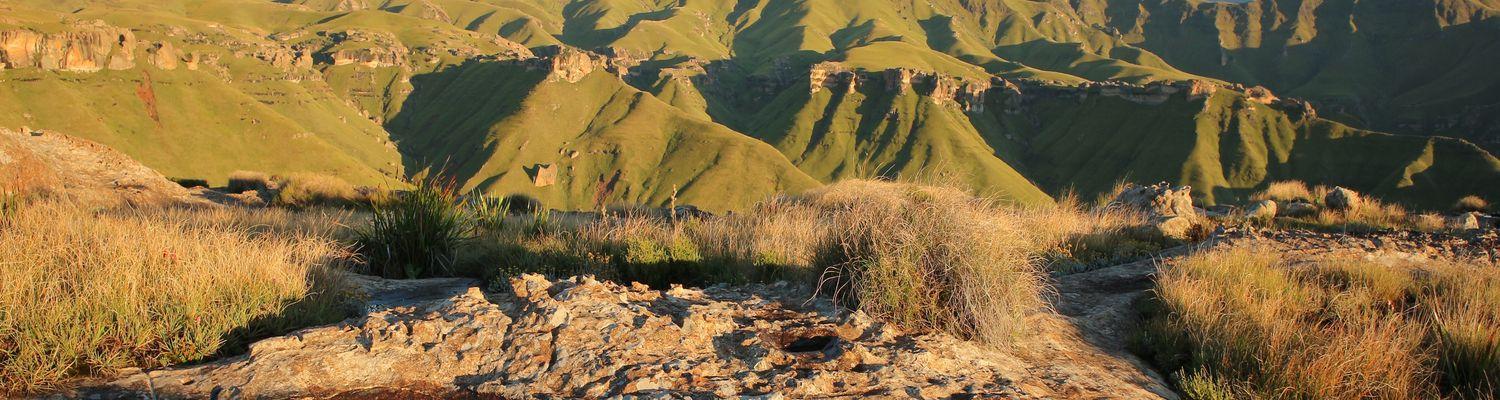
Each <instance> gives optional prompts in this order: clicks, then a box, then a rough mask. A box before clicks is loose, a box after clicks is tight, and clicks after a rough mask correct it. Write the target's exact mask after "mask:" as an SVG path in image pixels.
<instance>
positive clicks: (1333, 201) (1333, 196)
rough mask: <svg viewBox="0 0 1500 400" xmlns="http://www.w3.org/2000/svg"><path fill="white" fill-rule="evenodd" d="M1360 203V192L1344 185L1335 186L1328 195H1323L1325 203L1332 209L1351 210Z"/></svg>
mask: <svg viewBox="0 0 1500 400" xmlns="http://www.w3.org/2000/svg"><path fill="white" fill-rule="evenodd" d="M1359 203H1360V199H1359V193H1358V192H1355V191H1353V190H1349V189H1346V188H1344V187H1343V186H1335V187H1334V188H1333V190H1332V191H1329V192H1328V195H1326V196H1323V205H1325V206H1328V209H1330V210H1336V211H1349V210H1353V209H1355V208H1358V207H1359Z"/></svg>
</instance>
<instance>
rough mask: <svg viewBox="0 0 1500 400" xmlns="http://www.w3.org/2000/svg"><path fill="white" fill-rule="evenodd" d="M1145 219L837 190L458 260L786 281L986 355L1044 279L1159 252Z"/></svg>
mask: <svg viewBox="0 0 1500 400" xmlns="http://www.w3.org/2000/svg"><path fill="white" fill-rule="evenodd" d="M1140 223H1141V219H1140V217H1138V216H1136V215H1134V214H1132V213H1129V212H1125V211H1119V210H1108V211H1106V210H1103V209H1101V210H1099V211H1086V210H1084V209H1083V208H1082V206H1079V205H1077V203H1076V202H1065V204H1064V205H1062V206H1046V207H1034V208H1027V207H1018V206H1015V205H1007V204H1003V203H995V202H993V201H991V200H986V199H983V198H978V197H974V196H972V195H970V194H967V193H965V192H963V191H960V190H957V189H953V188H947V187H941V186H923V185H913V184H905V183H892V182H880V181H844V182H840V183H837V184H834V185H830V186H828V187H826V188H821V189H816V190H812V191H809V192H807V193H804V194H802V195H798V196H790V197H780V198H776V199H772V200H768V201H765V202H762V203H760V204H759V205H758V206H756V208H754V209H753V210H750V211H746V212H741V213H735V214H732V215H728V216H722V217H707V218H701V217H696V216H681V217H678V218H672V217H670V216H668V215H664V214H662V213H660V212H656V213H652V212H647V211H643V210H640V209H637V210H635V211H632V210H631V209H629V208H626V209H620V210H616V211H610V212H608V213H607V214H606V215H604V216H599V217H595V216H579V215H566V214H547V213H542V214H532V215H523V216H518V217H512V218H509V219H505V220H504V222H502V223H501V224H499V226H493V227H492V228H491V229H484V230H481V233H479V234H478V235H477V237H475V238H474V239H473V241H472V242H471V243H470V244H469V245H468V246H467V247H466V248H465V249H463V250H460V251H459V252H458V254H457V256H456V259H457V261H456V263H457V265H458V266H459V267H458V268H459V269H460V270H468V271H471V272H469V273H470V274H478V275H483V276H488V277H490V278H489V280H491V281H503V280H501V279H497V278H500V277H505V276H517V275H519V274H523V273H533V272H540V273H544V274H547V275H549V276H571V275H579V274H589V275H596V276H599V277H601V278H605V279H611V280H617V281H621V282H644V283H647V284H650V285H652V286H653V287H666V286H667V285H669V284H683V283H685V284H694V285H706V284H712V283H721V282H729V283H747V282H770V281H776V280H790V281H792V282H801V283H804V284H808V285H811V286H813V287H815V288H816V289H817V290H818V291H819V292H820V293H822V294H825V295H829V296H833V297H834V298H837V299H840V300H841V301H842V302H843V303H844V304H847V305H849V306H851V307H856V308H858V309H861V310H864V311H866V312H868V313H870V314H871V315H875V316H879V317H882V318H887V319H889V320H891V321H894V322H897V323H900V324H902V325H903V326H909V327H918V328H925V329H937V330H944V331H948V332H951V333H954V334H957V335H959V336H962V337H971V338H976V339H979V340H983V341H986V342H990V343H995V344H1003V343H1006V342H1008V341H1009V340H1008V338H1010V335H1014V334H1018V333H1021V332H1020V331H1018V329H1021V328H1020V327H1021V326H1024V324H1023V323H1020V321H1023V320H1025V319H1026V317H1027V316H1028V315H1032V314H1034V313H1036V312H1039V311H1042V310H1044V309H1045V306H1044V302H1043V298H1044V297H1045V294H1046V292H1047V290H1048V289H1046V286H1047V285H1046V284H1045V281H1046V280H1047V277H1048V276H1049V275H1051V274H1052V273H1053V271H1060V272H1066V271H1073V270H1077V269H1080V268H1086V267H1087V266H1089V265H1097V264H1099V263H1105V262H1114V261H1119V260H1122V259H1130V258H1132V257H1140V256H1143V255H1146V254H1149V252H1151V251H1154V250H1157V249H1160V248H1161V247H1162V246H1163V244H1162V243H1160V242H1156V241H1154V240H1155V239H1152V238H1150V236H1148V235H1142V234H1138V233H1135V231H1134V230H1133V228H1134V227H1136V226H1138V225H1139V224H1140Z"/></svg>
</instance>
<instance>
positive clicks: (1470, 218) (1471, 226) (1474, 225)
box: [1447, 212, 1480, 231]
mask: <svg viewBox="0 0 1500 400" xmlns="http://www.w3.org/2000/svg"><path fill="white" fill-rule="evenodd" d="M1479 220H1480V214H1479V213H1477V212H1466V213H1463V214H1458V215H1454V216H1451V217H1448V224H1447V225H1448V229H1453V230H1460V231H1472V230H1478V229H1479V228H1480V224H1479Z"/></svg>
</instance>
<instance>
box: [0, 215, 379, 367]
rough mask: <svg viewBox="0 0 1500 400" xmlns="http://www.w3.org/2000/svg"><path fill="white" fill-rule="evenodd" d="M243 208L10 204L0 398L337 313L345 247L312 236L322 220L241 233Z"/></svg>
mask: <svg viewBox="0 0 1500 400" xmlns="http://www.w3.org/2000/svg"><path fill="white" fill-rule="evenodd" d="M252 213H258V211H249V210H242V209H230V208H214V209H175V208H174V209H161V208H141V209H125V210H107V211H103V212H94V211H86V210H85V209H84V208H83V207H80V206H76V205H71V204H65V203H60V202H56V201H41V202H35V203H33V204H30V205H28V206H27V207H25V208H23V209H21V210H20V211H19V212H18V213H16V215H14V216H13V217H12V218H13V219H14V221H13V222H14V223H12V224H9V225H7V226H5V227H4V228H0V265H4V266H5V267H4V268H0V392H3V391H31V390H38V389H45V388H47V387H49V386H51V385H54V384H56V383H58V382H59V381H60V380H62V379H65V378H67V377H69V376H72V375H76V374H87V373H92V372H98V371H109V370H112V369H116V368H121V367H129V366H138V367H160V366H164V365H171V364H177V363H183V362H191V361H196V360H202V359H204V358H207V357H210V356H214V355H216V354H223V353H232V352H235V351H239V350H242V349H243V347H244V346H245V345H246V344H247V343H249V341H250V340H252V339H256V338H259V337H264V336H268V335H274V334H281V333H284V332H286V331H288V330H290V329H292V328H296V327H301V326H306V325H310V324H317V323H326V322H331V321H334V320H337V319H339V318H342V317H343V316H344V313H345V311H346V310H344V306H343V304H342V302H341V300H339V299H338V298H339V295H338V294H337V293H336V292H338V291H339V290H340V287H341V284H340V278H339V276H340V275H339V273H338V272H337V271H336V269H338V268H340V267H341V266H342V265H343V264H344V262H345V261H346V260H347V257H348V255H349V253H348V252H347V251H346V249H345V247H343V246H342V245H340V244H338V243H337V242H335V241H334V240H332V239H330V238H327V237H324V236H321V235H320V234H318V233H317V232H320V230H321V229H324V228H318V227H317V226H321V225H330V224H332V223H333V222H332V221H330V220H328V219H323V218H320V217H307V218H308V219H305V220H283V221H282V222H281V223H279V224H277V225H275V226H266V227H263V228H250V226H261V222H264V221H263V220H261V217H254V218H249V219H246V217H247V216H249V215H251V214H252ZM304 224H306V225H305V226H304ZM258 229H259V230H258ZM270 230H276V232H280V233H284V234H276V235H270V234H264V233H268V232H270ZM296 232H301V233H296Z"/></svg>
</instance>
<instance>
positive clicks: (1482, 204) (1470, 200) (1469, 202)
mask: <svg viewBox="0 0 1500 400" xmlns="http://www.w3.org/2000/svg"><path fill="white" fill-rule="evenodd" d="M1489 208H1490V202H1488V201H1485V200H1484V199H1483V198H1480V197H1479V196H1475V195H1468V196H1464V197H1463V198H1461V199H1458V201H1457V202H1454V203H1453V211H1458V212H1474V211H1477V212H1484V211H1486V210H1489Z"/></svg>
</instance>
